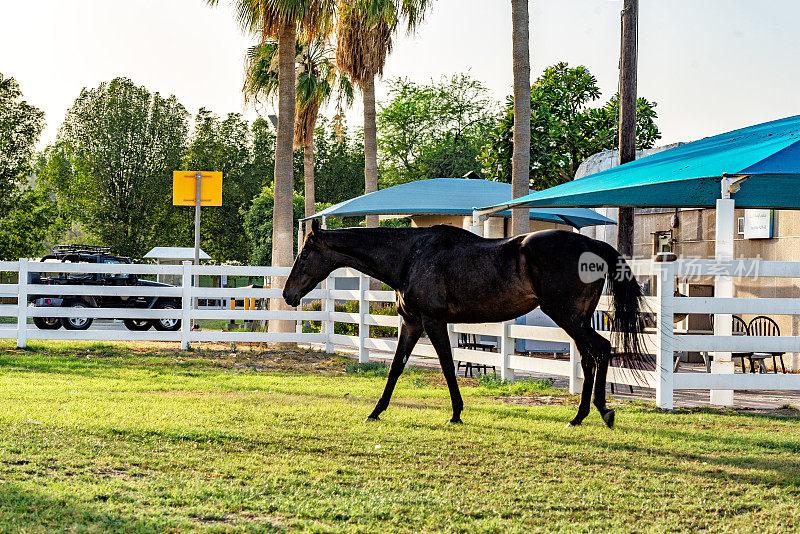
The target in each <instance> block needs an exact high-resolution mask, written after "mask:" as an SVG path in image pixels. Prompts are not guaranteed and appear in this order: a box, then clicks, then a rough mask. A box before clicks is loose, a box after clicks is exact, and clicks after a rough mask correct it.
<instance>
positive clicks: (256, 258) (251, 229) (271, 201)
mask: <svg viewBox="0 0 800 534" xmlns="http://www.w3.org/2000/svg"><path fill="white" fill-rule="evenodd" d="M274 206H275V188H274V187H273V186H272V184H269V185H267V186H265V187H264V188H263V189H262V190H261V192H260V193H259V194H258V195H257V196H256V197H255V198H254V199H253V203H252V204H251V206H250V209H248V210H247V212H245V213H244V217H245V219H244V227H245V230H246V232H247V237H248V238H249V240H250V247H251V248H250V263H251V264H252V265H272V224H273V220H274V216H273V213H274ZM292 209H293V212H294V218H295V219H301V218H302V217H303V211H304V210H305V199H304V198H303V196H302V195H301V194H300V193H298V192H297V191H295V192H294V195H293V198H292ZM293 243H295V245H296V244H297V234H296V233H295V236H294V238H293Z"/></svg>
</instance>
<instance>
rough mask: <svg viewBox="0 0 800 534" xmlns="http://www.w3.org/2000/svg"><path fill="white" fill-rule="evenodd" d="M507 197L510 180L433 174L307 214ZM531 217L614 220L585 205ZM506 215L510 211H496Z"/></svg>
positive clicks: (450, 207)
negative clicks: (433, 177)
mask: <svg viewBox="0 0 800 534" xmlns="http://www.w3.org/2000/svg"><path fill="white" fill-rule="evenodd" d="M509 200H511V184H505V183H502V182H491V181H489V180H474V179H464V178H435V179H430V180H419V181H416V182H408V183H405V184H400V185H396V186H394V187H388V188H386V189H381V190H379V191H375V192H373V193H368V194H366V195H362V196H360V197H356V198H352V199H350V200H345V201H344V202H340V203H339V204H335V205H333V206H331V207H329V208H327V209H325V210H323V211H320V212H319V213H316V214H314V215H312V216H311V217H308V219H312V218H318V217H355V216H363V215H472V211H473V209H474V208H475V206H484V205H486V204H489V203H500V202H508V201H509ZM530 211H531V213H530V217H531V219H534V220H539V221H546V222H553V223H559V224H568V225H570V226H574V227H576V228H581V227H583V226H591V225H597V224H616V223H615V222H614V221H613V220H612V219H609V218H607V217H604V216H602V215H600V214H598V213H596V212H594V211H592V210H590V209H586V208H537V209H535V210H530ZM497 215H498V216H501V217H510V216H511V212H510V211H508V212H504V213H499V214H497Z"/></svg>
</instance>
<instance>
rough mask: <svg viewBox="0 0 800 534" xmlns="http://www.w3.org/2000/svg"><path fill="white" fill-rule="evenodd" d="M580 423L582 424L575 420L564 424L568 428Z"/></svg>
mask: <svg viewBox="0 0 800 534" xmlns="http://www.w3.org/2000/svg"><path fill="white" fill-rule="evenodd" d="M578 425H580V423H576V422H575V421H570V422H569V423H567V424H566V425H564V426H565V427H567V428H573V427H576V426H578Z"/></svg>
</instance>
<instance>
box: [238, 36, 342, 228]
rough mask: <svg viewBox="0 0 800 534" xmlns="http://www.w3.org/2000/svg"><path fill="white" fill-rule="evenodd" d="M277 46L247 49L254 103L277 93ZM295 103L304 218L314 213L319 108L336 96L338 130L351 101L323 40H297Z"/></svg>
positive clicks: (247, 78) (247, 83) (247, 87)
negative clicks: (301, 160) (315, 148)
mask: <svg viewBox="0 0 800 534" xmlns="http://www.w3.org/2000/svg"><path fill="white" fill-rule="evenodd" d="M276 55H277V45H276V43H275V42H274V41H268V42H266V43H263V44H261V45H257V46H254V47H251V48H250V49H249V50H248V54H247V56H248V66H247V74H246V76H245V94H246V95H247V97H248V98H252V99H254V100H256V101H258V100H260V99H261V98H269V97H271V96H273V95H274V93H275V92H276V91H277V88H278V83H277V72H276V68H275V67H276V63H277V62H276ZM296 62H297V95H296V97H297V100H296V114H295V122H294V143H293V145H294V146H293V147H294V149H295V150H297V149H298V148H301V147H302V148H303V163H304V164H303V175H304V184H303V190H304V192H305V217H309V216H311V215H313V214H314V213H315V211H314V210H315V207H314V190H315V187H314V131H315V129H316V123H317V117H318V115H319V109H320V107H321V106H322V105H323V104H324V103H325V102H327V101H328V99H330V98H331V96H332V95H334V94H336V96H337V100H336V103H337V109H336V112H337V113H336V116H335V118H334V120H335V121H336V123H337V127H341V122H342V120H343V113H344V109H343V106H344V105H348V106H349V105H350V104H352V102H353V87H352V85H350V82H349V80H348V79H347V77H346V76H343V75H342V74H341V73H340V72H339V71H338V70H337V68H336V64H335V61H334V59H333V54H332V51H331V50H330V48H329V47H328V46H327V43H326V41H325V40H324V39H321V38H318V39H315V40H313V41H310V42H301V41H298V43H297V49H296Z"/></svg>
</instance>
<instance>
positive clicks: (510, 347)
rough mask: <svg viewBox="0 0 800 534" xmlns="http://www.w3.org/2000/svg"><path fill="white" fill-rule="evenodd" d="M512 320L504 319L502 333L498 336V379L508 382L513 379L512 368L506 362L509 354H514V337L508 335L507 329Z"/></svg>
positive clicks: (509, 356) (508, 359)
mask: <svg viewBox="0 0 800 534" xmlns="http://www.w3.org/2000/svg"><path fill="white" fill-rule="evenodd" d="M513 324H514V321H504V322H503V323H502V326H503V335H502V336H501V337H500V379H501V380H503V381H504V382H505V381H509V382H513V381H514V369H511V368H510V367H509V366H508V364H509V361H510V358H511V356H513V355H514V339H513V338H511V337H510V336H509V330H510V329H511V325H513Z"/></svg>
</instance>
